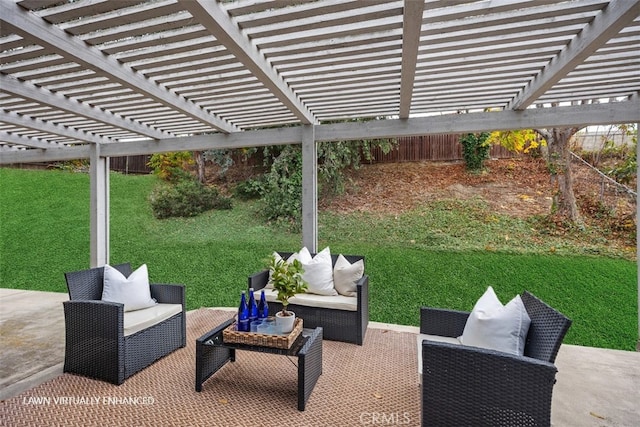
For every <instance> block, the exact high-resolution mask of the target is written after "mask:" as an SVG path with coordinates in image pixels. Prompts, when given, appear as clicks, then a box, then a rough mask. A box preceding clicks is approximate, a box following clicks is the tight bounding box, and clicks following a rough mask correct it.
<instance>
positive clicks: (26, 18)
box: [0, 1, 238, 132]
mask: <svg viewBox="0 0 640 427" xmlns="http://www.w3.org/2000/svg"><path fill="white" fill-rule="evenodd" d="M0 19H1V20H2V22H3V28H4V31H7V30H8V29H11V30H12V31H13V32H15V33H16V34H20V35H22V36H23V37H25V38H27V39H33V40H36V41H37V44H38V45H40V46H42V47H44V48H45V49H47V50H50V51H52V52H58V53H60V54H61V55H62V56H64V57H65V58H67V59H68V60H70V61H73V62H76V63H78V64H80V65H81V66H83V67H86V68H88V69H90V70H95V71H96V72H98V73H99V74H100V75H104V76H107V77H109V78H110V79H111V80H114V81H117V82H118V83H119V84H121V85H123V86H124V87H127V88H131V89H132V90H134V91H135V92H138V93H140V92H142V93H144V94H145V95H146V96H149V97H150V98H152V99H155V100H158V101H159V102H162V103H163V104H165V105H170V106H172V107H173V108H175V109H177V110H180V111H181V112H182V113H184V114H186V115H188V116H190V117H193V118H194V119H196V120H200V121H202V122H204V123H206V124H208V125H210V126H213V127H215V128H217V129H219V130H220V131H222V132H234V131H237V130H238V129H237V128H236V127H235V126H233V125H231V124H229V123H227V122H226V121H224V120H222V119H220V118H218V117H216V116H214V115H212V114H210V113H208V112H206V111H204V110H202V109H201V108H199V107H198V106H197V105H195V104H193V103H191V102H189V101H187V100H186V99H184V98H182V97H181V96H179V95H176V94H175V93H173V92H170V91H167V90H163V89H162V88H160V87H158V86H157V85H156V84H154V83H153V82H151V81H149V80H148V79H147V78H146V77H145V76H143V75H141V74H140V73H138V72H136V71H134V70H132V69H131V68H130V67H128V66H126V65H123V64H121V63H120V62H118V60H116V59H115V58H113V57H111V56H107V55H105V54H103V53H102V52H101V51H100V50H99V49H98V48H96V47H94V46H90V45H88V44H87V43H84V42H83V41H81V40H79V39H78V38H76V37H73V36H71V35H69V34H67V33H66V32H64V31H63V30H61V29H60V28H58V27H57V26H55V25H51V24H48V23H46V21H44V20H43V19H42V18H40V17H38V16H36V15H35V14H33V13H31V12H29V11H27V10H24V9H23V8H21V7H20V6H19V5H18V4H16V3H13V2H7V1H2V2H0Z"/></svg>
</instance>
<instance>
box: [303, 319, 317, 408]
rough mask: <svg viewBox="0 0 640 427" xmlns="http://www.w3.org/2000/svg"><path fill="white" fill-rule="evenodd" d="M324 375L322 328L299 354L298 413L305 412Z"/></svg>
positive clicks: (312, 336) (314, 333) (310, 338)
mask: <svg viewBox="0 0 640 427" xmlns="http://www.w3.org/2000/svg"><path fill="white" fill-rule="evenodd" d="M321 374H322V328H316V330H315V331H314V332H313V334H312V335H311V337H309V340H308V341H307V342H306V343H305V345H304V347H302V349H301V350H300V353H299V354H298V411H304V409H305V406H306V404H307V400H309V396H311V392H312V391H313V388H314V387H315V385H316V382H318V378H319V377H320V375H321Z"/></svg>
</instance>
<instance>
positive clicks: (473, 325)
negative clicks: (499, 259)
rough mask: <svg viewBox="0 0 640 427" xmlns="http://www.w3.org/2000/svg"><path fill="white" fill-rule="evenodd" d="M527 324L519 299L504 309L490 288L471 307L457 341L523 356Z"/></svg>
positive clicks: (516, 297) (527, 317) (527, 318)
mask: <svg viewBox="0 0 640 427" xmlns="http://www.w3.org/2000/svg"><path fill="white" fill-rule="evenodd" d="M530 324H531V318H530V317H529V314H528V313H527V309H526V308H525V306H524V304H523V302H522V299H521V298H520V295H516V296H515V298H513V299H512V300H511V301H509V303H508V304H507V305H504V306H503V305H502V303H501V302H500V300H499V299H498V296H497V295H496V293H495V292H494V290H493V288H492V287H491V286H489V288H487V290H486V291H485V293H484V294H483V295H482V297H480V299H479V300H478V302H476V305H475V306H474V307H473V310H472V312H471V314H470V315H469V318H468V319H467V323H466V324H465V327H464V331H463V333H462V336H461V337H460V338H459V339H460V342H462V344H464V345H469V346H474V347H483V348H489V349H493V350H498V351H503V352H505V353H510V354H515V355H518V356H522V354H523V353H524V345H525V341H526V339H527V332H529V325H530Z"/></svg>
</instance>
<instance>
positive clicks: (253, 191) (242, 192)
mask: <svg viewBox="0 0 640 427" xmlns="http://www.w3.org/2000/svg"><path fill="white" fill-rule="evenodd" d="M263 187H264V177H260V178H258V179H254V178H252V179H247V180H245V181H240V182H239V183H238V184H237V185H236V186H235V188H234V189H233V194H234V195H235V196H236V197H237V198H239V199H241V200H251V199H258V198H260V195H261V194H262V189H263Z"/></svg>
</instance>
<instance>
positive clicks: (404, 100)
mask: <svg viewBox="0 0 640 427" xmlns="http://www.w3.org/2000/svg"><path fill="white" fill-rule="evenodd" d="M423 13H424V2H423V1H414V0H404V11H403V21H402V22H403V24H402V31H403V34H402V71H401V76H400V113H399V116H400V118H401V119H407V118H409V113H410V112H411V100H412V96H413V84H414V81H415V76H416V66H417V64H418V50H419V47H420V31H421V29H422V14H423Z"/></svg>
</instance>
